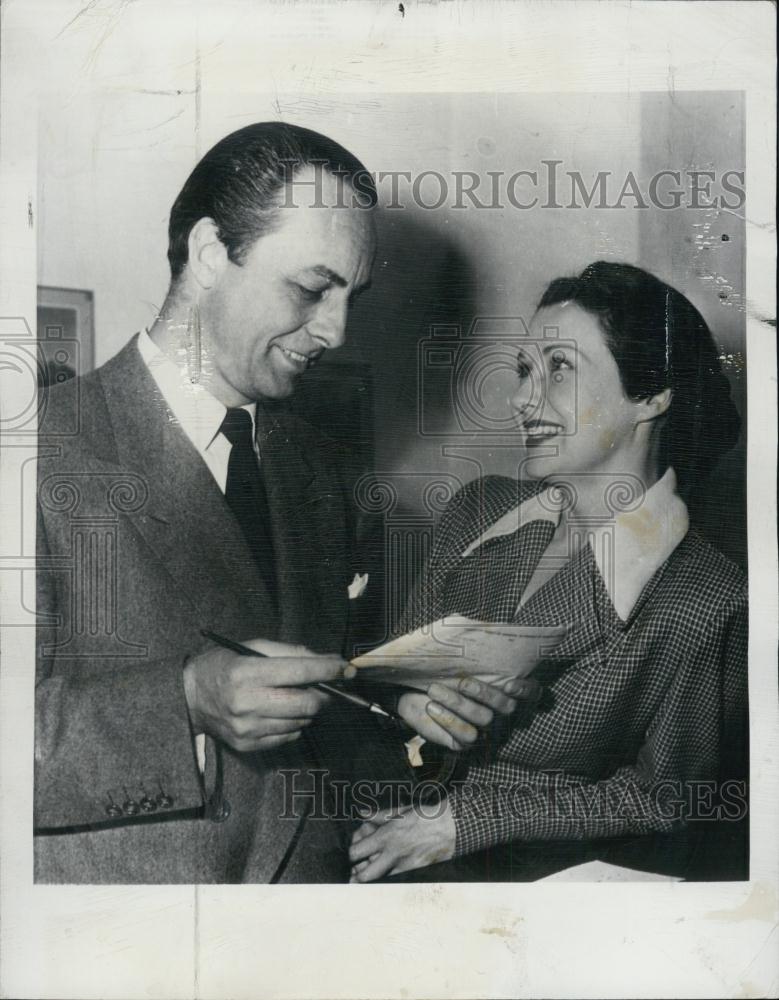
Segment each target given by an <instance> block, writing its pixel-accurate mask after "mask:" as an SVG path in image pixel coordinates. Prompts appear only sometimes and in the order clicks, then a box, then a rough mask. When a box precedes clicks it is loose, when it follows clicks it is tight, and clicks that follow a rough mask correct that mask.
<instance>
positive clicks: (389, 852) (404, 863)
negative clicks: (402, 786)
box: [349, 799, 455, 882]
mask: <svg viewBox="0 0 779 1000" xmlns="http://www.w3.org/2000/svg"><path fill="white" fill-rule="evenodd" d="M422 808H424V807H422V806H420V805H419V804H417V805H415V806H407V807H405V808H404V809H400V810H398V809H394V810H391V809H384V810H381V811H380V812H377V813H375V814H374V815H373V816H371V818H370V819H367V820H365V822H364V823H363V824H362V825H361V826H360V828H359V829H358V830H357V831H356V832H355V834H354V836H353V837H352V845H351V847H350V848H349V860H350V861H351V863H352V875H351V878H350V880H349V881H350V882H372V881H373V880H374V879H377V878H382V877H383V876H384V875H397V874H398V873H399V872H406V871H411V870H412V869H414V868H424V867H425V866H426V865H433V864H436V863H437V862H439V861H448V860H449V859H450V858H451V857H453V856H454V845H455V826H454V818H453V816H452V811H451V809H450V807H449V803H448V802H447V801H446V799H443V800H442V801H441V802H439V803H437V804H435V805H430V806H427V807H426V809H427V810H429V812H428V813H427V814H426V813H423V812H421V811H420V810H421V809H422Z"/></svg>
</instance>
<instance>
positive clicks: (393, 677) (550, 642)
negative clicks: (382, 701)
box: [352, 615, 566, 690]
mask: <svg viewBox="0 0 779 1000" xmlns="http://www.w3.org/2000/svg"><path fill="white" fill-rule="evenodd" d="M565 631H566V630H565V629H564V628H563V627H559V628H554V627H546V628H529V627H528V626H527V625H512V624H505V623H502V622H501V623H495V622H479V621H474V620H473V619H470V618H463V617H462V616H461V615H454V616H451V617H449V618H441V619H440V620H439V621H436V622H432V623H431V624H429V625H424V626H423V627H422V628H418V629H416V631H414V632H409V633H408V634H407V635H402V636H400V637H399V638H397V639H393V640H392V641H391V642H387V643H385V644H384V645H383V646H379V647H378V648H377V649H374V650H371V652H370V653H364V654H363V655H361V656H358V657H356V658H355V659H354V660H352V663H353V664H354V666H355V667H357V668H358V669H359V670H370V671H371V674H370V677H371V680H375V681H382V682H384V683H393V684H404V685H406V686H408V687H416V688H419V689H420V690H425V689H426V688H427V687H428V685H429V684H431V683H432V682H433V681H436V680H437V681H447V680H450V681H452V680H454V681H458V680H459V679H460V678H462V677H479V678H481V679H482V680H486V681H489V682H490V683H493V684H500V683H501V682H503V683H506V682H508V681H509V680H511V679H512V678H514V677H525V676H526V675H527V674H529V673H530V672H531V671H532V670H533V669H534V668H535V667H536V665H537V664H538V662H539V661H540V660H542V659H543V658H544V656H546V655H547V654H548V653H549V652H551V650H552V649H554V647H555V646H556V645H557V644H558V643H559V642H560V641H561V640H562V638H563V636H564V635H565Z"/></svg>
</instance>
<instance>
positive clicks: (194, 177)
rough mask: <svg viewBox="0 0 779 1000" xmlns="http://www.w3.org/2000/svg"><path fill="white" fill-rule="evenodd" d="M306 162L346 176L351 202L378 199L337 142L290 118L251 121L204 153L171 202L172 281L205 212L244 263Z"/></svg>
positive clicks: (370, 202) (368, 179)
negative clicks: (352, 193) (251, 123)
mask: <svg viewBox="0 0 779 1000" xmlns="http://www.w3.org/2000/svg"><path fill="white" fill-rule="evenodd" d="M307 165H314V166H316V167H317V169H321V170H327V171H328V172H329V173H331V174H333V175H335V176H337V177H339V178H343V180H344V181H347V182H348V183H349V184H350V185H351V186H352V189H353V192H354V196H355V197H354V199H353V200H352V202H350V204H355V205H357V206H358V207H363V208H372V207H373V206H374V205H375V204H376V187H375V185H374V183H373V178H372V177H371V175H370V174H369V173H368V171H367V170H366V169H365V167H364V166H363V165H362V163H360V161H359V160H358V159H357V157H356V156H353V155H352V154H351V153H350V152H349V151H348V150H346V149H344V148H343V146H340V145H339V144H338V143H337V142H333V140H332V139H328V138H327V136H324V135H320V134H319V133H318V132H312V131H311V129H307V128H301V127H300V126H299V125H289V124H287V123H285V122H258V123H257V124H255V125H247V126H246V128H242V129H239V130H238V131H237V132H233V133H231V134H230V135H228V136H225V138H224V139H220V141H219V142H218V143H217V144H216V145H215V146H213V147H212V148H211V149H210V150H209V151H208V152H207V153H206V155H205V156H204V157H203V158H202V159H201V160H200V162H199V163H198V164H197V166H196V167H195V169H194V170H193V171H192V173H191V174H190V175H189V177H188V178H187V181H186V183H185V184H184V187H183V188H182V189H181V192H180V193H179V196H178V197H177V198H176V201H175V202H174V204H173V208H172V209H171V212H170V223H169V225H168V261H169V263H170V271H171V278H172V280H173V281H174V282H175V281H176V279H177V278H178V277H179V276H180V275H181V272H182V271H183V270H184V266H185V265H186V263H187V259H188V256H189V252H188V247H187V241H188V240H189V234H190V232H191V230H192V227H193V226H194V225H195V223H196V222H197V221H198V220H199V219H203V218H210V219H213V220H214V223H215V224H216V227H217V232H218V235H219V239H220V240H221V241H222V243H224V245H225V247H226V248H227V253H228V256H229V258H230V260H231V261H233V263H235V264H240V263H241V262H242V261H243V259H244V257H245V255H246V254H247V253H248V251H249V249H250V248H251V246H252V245H253V244H254V243H255V241H256V240H257V239H258V238H259V237H260V236H263V235H265V234H267V233H268V232H271V231H272V229H273V226H274V222H275V220H276V215H277V212H278V207H279V194H280V192H281V191H282V189H283V187H284V185H285V184H286V183H288V182H290V181H292V180H293V178H294V176H295V174H296V173H297V172H298V171H299V170H301V169H303V168H304V167H305V166H307Z"/></svg>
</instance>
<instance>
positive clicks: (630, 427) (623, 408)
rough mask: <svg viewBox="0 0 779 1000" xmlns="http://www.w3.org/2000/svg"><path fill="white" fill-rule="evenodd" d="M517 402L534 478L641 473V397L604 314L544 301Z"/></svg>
mask: <svg viewBox="0 0 779 1000" xmlns="http://www.w3.org/2000/svg"><path fill="white" fill-rule="evenodd" d="M530 334H531V337H530V339H529V340H528V344H527V348H526V349H525V348H523V349H522V350H520V351H519V353H518V358H517V375H518V379H519V381H518V384H517V388H516V392H515V393H514V395H513V396H512V398H511V400H510V403H511V408H512V411H513V414H514V419H515V420H516V423H517V426H518V427H519V429H520V432H521V434H522V443H523V446H524V447H525V449H526V451H527V460H526V462H525V463H524V464H523V467H522V468H523V471H524V473H525V474H526V475H528V476H529V477H530V478H533V479H546V478H549V479H550V480H551V481H555V480H558V481H560V480H564V479H565V476H566V474H581V473H587V472H599V473H617V474H618V473H627V472H633V473H635V472H636V471H637V470H640V468H641V462H642V458H643V455H642V454H640V453H639V452H640V448H639V445H638V442H637V440H636V434H635V432H636V427H637V425H638V424H639V423H640V421H639V408H640V407H641V405H642V404H641V403H640V402H638V403H637V402H634V401H633V400H630V399H628V397H627V396H626V395H625V393H624V390H623V388H622V384H621V382H620V377H619V369H618V368H617V363H616V361H615V360H614V356H613V355H612V353H611V351H610V350H609V348H608V347H607V346H606V338H605V336H604V334H603V330H602V328H601V325H600V322H599V320H598V319H597V318H596V317H595V316H593V315H591V314H590V313H588V312H587V311H586V310H584V309H582V308H581V307H580V306H578V305H576V304H575V303H571V302H563V303H561V304H560V305H554V306H548V307H546V308H544V309H539V310H538V312H537V313H536V315H535V317H534V318H533V322H532V324H531V326H530Z"/></svg>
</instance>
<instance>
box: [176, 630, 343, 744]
mask: <svg viewBox="0 0 779 1000" xmlns="http://www.w3.org/2000/svg"><path fill="white" fill-rule="evenodd" d="M246 645H247V646H250V647H251V648H252V649H256V650H257V651H258V652H260V653H263V654H264V658H262V659H261V658H255V657H250V656H241V655H239V654H237V653H233V652H230V651H229V650H226V649H208V650H206V652H204V653H200V654H199V655H198V656H194V657H192V658H191V659H190V660H188V662H187V664H186V665H185V667H184V693H185V696H186V699H187V707H188V708H189V717H190V719H191V721H192V728H193V730H194V732H195V733H208V734H209V735H211V736H215V737H216V738H217V739H220V740H222V741H223V742H224V743H227V744H228V746H231V747H232V748H233V749H234V750H239V751H241V752H247V751H250V750H270V749H272V748H273V747H277V746H280V745H281V744H283V743H291V742H293V741H294V740H296V739H298V738H299V737H300V734H301V732H302V730H303V729H304V728H305V727H306V726H308V725H310V723H311V721H312V719H313V718H314V716H315V715H316V714H317V712H319V710H320V709H321V708H322V707H323V705H325V703H326V702H327V701H328V695H326V694H323V693H322V692H321V691H317V690H316V689H315V688H306V687H303V686H302V685H306V684H313V683H314V682H316V681H332V680H336V679H337V678H339V677H343V676H344V672H345V670H346V671H347V673H348V672H350V671H351V672H353V668H348V665H347V664H346V663H345V662H344V661H343V660H342V659H341V658H340V657H338V656H321V655H318V654H316V653H312V652H311V651H310V650H308V649H306V648H305V646H291V645H288V644H287V643H282V642H270V641H269V640H267V639H254V640H252V641H251V642H248V643H246Z"/></svg>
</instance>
